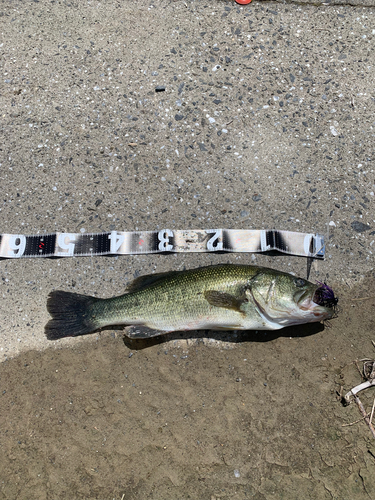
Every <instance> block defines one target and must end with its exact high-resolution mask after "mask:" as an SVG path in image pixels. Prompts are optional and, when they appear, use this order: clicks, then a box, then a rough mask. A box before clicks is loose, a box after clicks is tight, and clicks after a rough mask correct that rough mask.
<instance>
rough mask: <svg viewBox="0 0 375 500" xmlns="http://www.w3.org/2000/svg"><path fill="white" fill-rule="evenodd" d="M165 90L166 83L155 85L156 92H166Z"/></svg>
mask: <svg viewBox="0 0 375 500" xmlns="http://www.w3.org/2000/svg"><path fill="white" fill-rule="evenodd" d="M164 91H165V86H164V85H158V86H157V87H155V92H164Z"/></svg>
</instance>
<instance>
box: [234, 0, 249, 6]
mask: <svg viewBox="0 0 375 500" xmlns="http://www.w3.org/2000/svg"><path fill="white" fill-rule="evenodd" d="M236 2H237V3H239V4H240V5H247V4H248V3H250V2H251V0H236Z"/></svg>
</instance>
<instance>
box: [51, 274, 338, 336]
mask: <svg viewBox="0 0 375 500" xmlns="http://www.w3.org/2000/svg"><path fill="white" fill-rule="evenodd" d="M336 303H337V299H336V298H335V296H334V294H333V291H332V289H331V288H329V287H328V286H327V285H325V284H322V283H319V284H316V285H314V284H313V283H310V282H309V281H306V280H304V279H302V278H297V277H295V276H292V275H291V274H287V273H283V272H280V271H275V270H273V269H267V268H262V267H257V266H247V265H230V264H223V265H222V264H220V265H216V266H209V267H201V268H198V269H190V270H186V271H172V272H168V273H162V274H153V275H149V276H141V277H139V278H136V279H135V280H134V281H133V282H132V283H131V284H130V286H129V287H128V288H127V290H126V293H125V294H124V295H121V296H119V297H113V298H110V299H100V298H96V297H90V296H86V295H79V294H76V293H70V292H64V291H61V290H57V291H53V292H51V293H50V295H49V297H48V302H47V308H48V311H49V313H50V314H51V316H52V319H51V320H50V321H49V322H48V323H47V325H46V328H45V333H46V335H47V338H48V339H50V340H56V339H59V338H62V337H71V336H78V335H86V334H88V333H92V332H94V331H95V330H97V329H99V328H104V327H106V326H109V325H128V326H127V327H126V328H125V333H126V335H128V336H129V337H131V338H148V337H154V336H156V335H162V334H164V333H168V332H174V331H186V330H206V329H225V330H277V329H279V328H283V327H285V326H289V325H297V324H301V323H312V322H316V321H322V320H326V319H329V318H331V317H332V316H333V313H334V309H335V305H336Z"/></svg>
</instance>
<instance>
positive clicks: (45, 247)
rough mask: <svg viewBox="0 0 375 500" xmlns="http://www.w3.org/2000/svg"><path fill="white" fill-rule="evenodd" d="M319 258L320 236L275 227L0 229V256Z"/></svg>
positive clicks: (321, 252) (322, 246)
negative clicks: (48, 231)
mask: <svg viewBox="0 0 375 500" xmlns="http://www.w3.org/2000/svg"><path fill="white" fill-rule="evenodd" d="M272 251H277V252H281V253H284V254H290V255H297V256H303V257H312V258H316V259H324V254H325V246H324V236H322V235H320V234H309V233H298V232H292V231H277V230H251V229H192V230H176V231H172V230H171V229H162V230H160V231H126V232H119V231H111V232H109V233H83V234H82V233H52V234H43V235H39V234H38V235H31V236H25V235H23V234H0V258H5V259H19V258H32V257H85V256H92V255H140V254H148V253H163V252H182V253H187V252H240V253H242V252H249V253H259V252H272Z"/></svg>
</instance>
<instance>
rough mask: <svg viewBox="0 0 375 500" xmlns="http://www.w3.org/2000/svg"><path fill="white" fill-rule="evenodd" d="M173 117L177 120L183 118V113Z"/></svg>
mask: <svg viewBox="0 0 375 500" xmlns="http://www.w3.org/2000/svg"><path fill="white" fill-rule="evenodd" d="M174 119H175V120H176V121H178V122H179V121H180V120H183V119H184V115H175V117H174Z"/></svg>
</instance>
